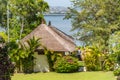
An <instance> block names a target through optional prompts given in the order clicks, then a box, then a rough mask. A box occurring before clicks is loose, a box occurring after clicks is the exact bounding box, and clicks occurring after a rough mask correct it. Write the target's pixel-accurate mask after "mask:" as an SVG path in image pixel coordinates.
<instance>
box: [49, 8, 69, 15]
mask: <svg viewBox="0 0 120 80" xmlns="http://www.w3.org/2000/svg"><path fill="white" fill-rule="evenodd" d="M67 11H68V8H66V7H63V6H50V12H49V13H50V14H56V13H57V14H64V13H66V12H67Z"/></svg>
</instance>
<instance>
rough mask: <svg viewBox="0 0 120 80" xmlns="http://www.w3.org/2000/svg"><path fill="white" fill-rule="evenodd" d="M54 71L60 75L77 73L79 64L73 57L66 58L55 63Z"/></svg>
mask: <svg viewBox="0 0 120 80" xmlns="http://www.w3.org/2000/svg"><path fill="white" fill-rule="evenodd" d="M54 69H55V71H56V72H59V73H70V72H76V71H78V69H79V63H78V60H77V59H75V58H73V57H71V56H64V57H62V58H60V59H58V60H57V61H56V62H55V64H54Z"/></svg>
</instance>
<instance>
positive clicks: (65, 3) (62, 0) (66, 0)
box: [45, 0, 71, 7]
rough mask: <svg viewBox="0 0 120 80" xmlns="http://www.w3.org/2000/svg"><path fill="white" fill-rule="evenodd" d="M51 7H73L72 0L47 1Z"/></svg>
mask: <svg viewBox="0 0 120 80" xmlns="http://www.w3.org/2000/svg"><path fill="white" fill-rule="evenodd" d="M45 1H46V2H48V4H49V5H50V6H64V7H69V6H70V5H71V2H70V0H45Z"/></svg>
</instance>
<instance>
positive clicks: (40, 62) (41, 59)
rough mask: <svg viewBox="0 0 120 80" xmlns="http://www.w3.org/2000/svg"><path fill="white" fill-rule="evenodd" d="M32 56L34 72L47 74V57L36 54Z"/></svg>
mask: <svg viewBox="0 0 120 80" xmlns="http://www.w3.org/2000/svg"><path fill="white" fill-rule="evenodd" d="M34 56H35V58H36V59H35V66H34V72H49V64H48V61H47V57H46V56H45V55H38V54H37V53H35V54H34Z"/></svg>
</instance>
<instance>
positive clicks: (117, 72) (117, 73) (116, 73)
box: [113, 68, 120, 76]
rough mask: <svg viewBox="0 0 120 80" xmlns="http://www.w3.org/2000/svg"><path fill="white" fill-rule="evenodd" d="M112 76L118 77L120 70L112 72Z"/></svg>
mask: <svg viewBox="0 0 120 80" xmlns="http://www.w3.org/2000/svg"><path fill="white" fill-rule="evenodd" d="M113 74H114V75H115V76H119V75H120V68H118V69H116V70H114V71H113Z"/></svg>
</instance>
